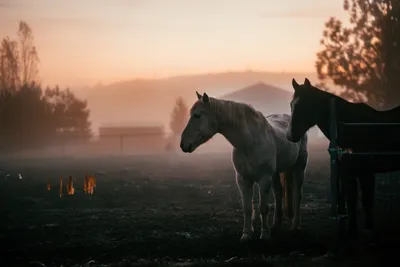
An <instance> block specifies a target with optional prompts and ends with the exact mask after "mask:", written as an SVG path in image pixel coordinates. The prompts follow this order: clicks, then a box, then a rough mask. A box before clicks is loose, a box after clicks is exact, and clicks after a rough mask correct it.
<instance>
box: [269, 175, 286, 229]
mask: <svg viewBox="0 0 400 267" xmlns="http://www.w3.org/2000/svg"><path fill="white" fill-rule="evenodd" d="M285 176H286V174H285ZM285 179H286V177H285ZM282 189H283V188H282V184H281V181H280V176H279V173H276V174H275V175H274V176H273V177H272V190H273V193H274V202H275V203H274V204H275V210H274V221H273V223H272V228H271V235H274V234H276V233H277V232H278V230H279V228H280V226H281V223H282V215H283V212H282Z"/></svg>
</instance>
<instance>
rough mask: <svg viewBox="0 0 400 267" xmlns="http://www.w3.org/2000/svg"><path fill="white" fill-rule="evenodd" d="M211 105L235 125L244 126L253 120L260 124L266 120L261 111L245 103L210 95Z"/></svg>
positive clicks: (216, 112)
mask: <svg viewBox="0 0 400 267" xmlns="http://www.w3.org/2000/svg"><path fill="white" fill-rule="evenodd" d="M210 107H211V109H212V110H213V111H214V112H215V114H216V115H217V116H219V117H221V119H223V120H227V121H229V122H230V123H232V124H233V125H234V126H243V125H246V124H248V123H251V122H255V123H257V124H260V123H262V122H263V121H264V122H265V121H266V120H265V117H264V115H263V114H262V113H261V112H259V111H257V110H255V109H254V108H253V107H252V106H250V105H248V104H245V103H240V102H235V101H231V100H223V99H216V98H212V97H210Z"/></svg>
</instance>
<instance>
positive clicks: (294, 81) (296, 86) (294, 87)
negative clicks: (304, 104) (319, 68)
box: [292, 78, 300, 91]
mask: <svg viewBox="0 0 400 267" xmlns="http://www.w3.org/2000/svg"><path fill="white" fill-rule="evenodd" d="M292 86H293V89H294V90H295V91H296V90H297V88H299V86H300V85H299V84H298V83H297V82H296V80H295V79H294V78H293V79H292Z"/></svg>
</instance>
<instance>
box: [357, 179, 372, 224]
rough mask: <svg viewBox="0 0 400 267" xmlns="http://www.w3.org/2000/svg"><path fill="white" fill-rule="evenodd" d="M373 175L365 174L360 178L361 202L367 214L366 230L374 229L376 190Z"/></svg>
mask: <svg viewBox="0 0 400 267" xmlns="http://www.w3.org/2000/svg"><path fill="white" fill-rule="evenodd" d="M374 178H375V177H374V174H373V173H364V174H363V175H362V176H361V177H359V183H360V189H361V201H362V204H363V208H364V213H365V228H366V229H368V230H373V229H374V218H373V206H374V190H375V179H374Z"/></svg>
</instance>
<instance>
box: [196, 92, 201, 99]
mask: <svg viewBox="0 0 400 267" xmlns="http://www.w3.org/2000/svg"><path fill="white" fill-rule="evenodd" d="M196 95H197V99H201V94H199V92H197V91H196Z"/></svg>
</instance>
